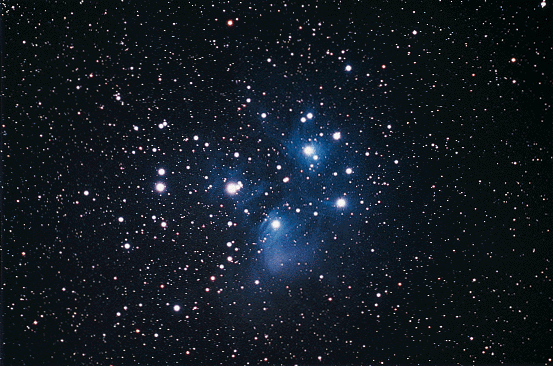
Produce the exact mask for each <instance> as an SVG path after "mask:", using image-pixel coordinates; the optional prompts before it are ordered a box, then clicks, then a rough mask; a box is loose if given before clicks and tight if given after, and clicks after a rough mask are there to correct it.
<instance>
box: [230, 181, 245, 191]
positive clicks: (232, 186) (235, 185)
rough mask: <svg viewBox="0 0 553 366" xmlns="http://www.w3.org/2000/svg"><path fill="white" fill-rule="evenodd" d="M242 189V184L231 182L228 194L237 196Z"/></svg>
mask: <svg viewBox="0 0 553 366" xmlns="http://www.w3.org/2000/svg"><path fill="white" fill-rule="evenodd" d="M242 187H243V185H242V182H238V183H233V182H231V183H229V184H227V193H228V194H236V193H238V191H239V190H240V188H242Z"/></svg>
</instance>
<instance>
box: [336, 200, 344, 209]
mask: <svg viewBox="0 0 553 366" xmlns="http://www.w3.org/2000/svg"><path fill="white" fill-rule="evenodd" d="M346 204H347V202H346V200H345V198H338V199H337V200H336V207H339V208H344V207H346Z"/></svg>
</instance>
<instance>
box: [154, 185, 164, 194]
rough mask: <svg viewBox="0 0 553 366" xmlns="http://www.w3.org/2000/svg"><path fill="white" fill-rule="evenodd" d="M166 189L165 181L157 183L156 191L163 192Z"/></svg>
mask: <svg viewBox="0 0 553 366" xmlns="http://www.w3.org/2000/svg"><path fill="white" fill-rule="evenodd" d="M164 190H165V184H163V183H157V184H156V191H158V192H160V193H161V192H163V191H164Z"/></svg>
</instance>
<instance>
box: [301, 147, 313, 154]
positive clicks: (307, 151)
mask: <svg viewBox="0 0 553 366" xmlns="http://www.w3.org/2000/svg"><path fill="white" fill-rule="evenodd" d="M314 152H315V149H314V148H313V146H306V147H304V148H303V153H304V154H305V155H307V156H311V155H313V153H314Z"/></svg>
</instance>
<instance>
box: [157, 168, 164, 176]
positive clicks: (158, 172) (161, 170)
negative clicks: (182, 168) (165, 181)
mask: <svg viewBox="0 0 553 366" xmlns="http://www.w3.org/2000/svg"><path fill="white" fill-rule="evenodd" d="M157 174H159V175H165V169H163V168H160V169H158V171H157Z"/></svg>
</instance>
